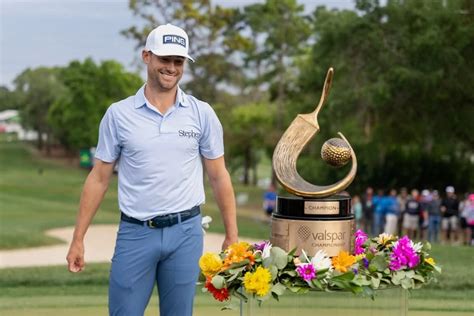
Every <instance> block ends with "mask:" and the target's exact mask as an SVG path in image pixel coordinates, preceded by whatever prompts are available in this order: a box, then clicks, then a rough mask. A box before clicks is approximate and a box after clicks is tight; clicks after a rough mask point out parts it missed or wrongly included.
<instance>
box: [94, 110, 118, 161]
mask: <svg viewBox="0 0 474 316" xmlns="http://www.w3.org/2000/svg"><path fill="white" fill-rule="evenodd" d="M120 151H121V146H120V141H119V137H118V133H117V126H116V121H115V119H114V115H113V111H112V107H109V109H108V110H107V112H106V113H105V115H104V117H103V118H102V121H101V122H100V126H99V142H98V144H97V149H96V152H95V158H97V159H99V160H102V161H104V162H109V163H111V162H114V161H115V160H117V158H118V157H119V156H120Z"/></svg>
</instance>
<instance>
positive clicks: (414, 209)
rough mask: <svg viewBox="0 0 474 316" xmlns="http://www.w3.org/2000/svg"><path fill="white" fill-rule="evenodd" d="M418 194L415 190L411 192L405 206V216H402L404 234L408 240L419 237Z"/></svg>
mask: <svg viewBox="0 0 474 316" xmlns="http://www.w3.org/2000/svg"><path fill="white" fill-rule="evenodd" d="M419 200H420V192H419V191H418V190H417V189H413V190H411V196H410V197H409V198H408V201H407V203H406V205H405V215H404V216H403V230H404V234H405V235H407V236H408V238H410V239H413V240H414V239H415V238H417V237H419V236H418V235H419V234H418V228H419V224H420V215H421V211H422V209H421V203H420V201H419Z"/></svg>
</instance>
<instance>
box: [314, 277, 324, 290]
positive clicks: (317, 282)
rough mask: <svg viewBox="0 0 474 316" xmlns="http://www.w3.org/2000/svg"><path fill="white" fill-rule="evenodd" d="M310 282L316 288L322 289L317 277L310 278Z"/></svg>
mask: <svg viewBox="0 0 474 316" xmlns="http://www.w3.org/2000/svg"><path fill="white" fill-rule="evenodd" d="M311 283H312V284H313V285H314V286H315V287H317V288H318V289H320V290H323V285H322V284H321V281H319V280H318V279H313V280H311Z"/></svg>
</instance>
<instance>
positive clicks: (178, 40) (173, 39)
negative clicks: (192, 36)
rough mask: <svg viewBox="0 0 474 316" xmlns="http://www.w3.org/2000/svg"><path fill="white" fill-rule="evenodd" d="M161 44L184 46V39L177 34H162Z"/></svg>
mask: <svg viewBox="0 0 474 316" xmlns="http://www.w3.org/2000/svg"><path fill="white" fill-rule="evenodd" d="M163 44H178V45H181V46H183V47H185V48H186V39H185V38H184V37H182V36H179V35H163Z"/></svg>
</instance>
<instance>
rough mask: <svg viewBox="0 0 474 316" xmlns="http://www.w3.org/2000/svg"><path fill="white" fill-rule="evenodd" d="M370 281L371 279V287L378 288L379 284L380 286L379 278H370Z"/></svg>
mask: <svg viewBox="0 0 474 316" xmlns="http://www.w3.org/2000/svg"><path fill="white" fill-rule="evenodd" d="M370 281H371V283H372V287H373V288H374V289H378V288H379V286H380V279H377V278H372V279H371V280H370Z"/></svg>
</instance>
